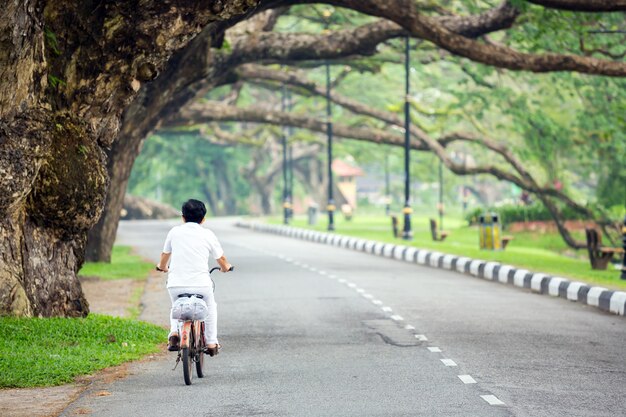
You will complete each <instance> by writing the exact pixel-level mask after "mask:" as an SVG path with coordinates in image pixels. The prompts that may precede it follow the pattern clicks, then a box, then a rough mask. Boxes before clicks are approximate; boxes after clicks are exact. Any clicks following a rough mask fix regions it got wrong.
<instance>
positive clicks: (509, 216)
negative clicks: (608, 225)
mask: <svg viewBox="0 0 626 417" xmlns="http://www.w3.org/2000/svg"><path fill="white" fill-rule="evenodd" d="M483 213H497V214H498V215H499V216H500V222H501V223H502V224H504V225H505V226H506V224H507V223H513V222H532V221H551V220H552V216H551V215H550V212H549V211H548V210H547V209H546V208H545V206H544V205H543V204H542V203H541V202H537V203H533V204H530V205H528V206H524V205H520V204H506V205H502V206H499V207H491V208H480V207H478V208H475V209H473V210H471V211H469V212H468V213H467V214H466V215H465V220H467V222H468V224H470V225H473V224H476V223H477V222H478V217H479V216H481V215H482V214H483ZM561 213H562V217H563V220H588V219H586V218H585V217H584V216H582V215H581V214H580V213H578V212H575V211H574V210H572V209H571V208H569V207H567V206H566V207H562V209H561Z"/></svg>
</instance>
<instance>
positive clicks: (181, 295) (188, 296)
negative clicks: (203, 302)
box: [178, 293, 204, 299]
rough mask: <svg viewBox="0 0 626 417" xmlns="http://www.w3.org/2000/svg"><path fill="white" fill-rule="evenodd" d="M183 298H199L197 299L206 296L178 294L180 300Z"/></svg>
mask: <svg viewBox="0 0 626 417" xmlns="http://www.w3.org/2000/svg"><path fill="white" fill-rule="evenodd" d="M181 297H187V298H191V297H197V298H200V299H202V298H204V296H202V294H189V293H184V294H178V298H181Z"/></svg>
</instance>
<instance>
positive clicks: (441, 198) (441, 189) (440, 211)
mask: <svg viewBox="0 0 626 417" xmlns="http://www.w3.org/2000/svg"><path fill="white" fill-rule="evenodd" d="M437 210H438V211H439V230H443V210H444V208H443V162H441V159H440V160H439V204H437Z"/></svg>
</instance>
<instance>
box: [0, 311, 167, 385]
mask: <svg viewBox="0 0 626 417" xmlns="http://www.w3.org/2000/svg"><path fill="white" fill-rule="evenodd" d="M166 337H167V333H166V331H165V330H163V329H162V328H160V327H158V326H155V325H153V324H149V323H145V322H139V321H135V320H129V319H122V318H115V317H110V316H102V315H97V314H91V315H89V316H88V317H87V318H84V319H76V318H46V319H43V318H15V317H0V387H2V388H14V387H19V388H22V387H39V386H53V385H61V384H65V383H68V382H72V381H73V380H74V379H75V378H76V377H77V376H80V375H86V374H90V373H93V372H95V371H98V370H100V369H104V368H107V367H109V366H113V365H119V364H121V363H123V362H126V361H129V360H134V359H138V358H141V357H142V356H143V355H146V354H148V353H154V352H157V351H158V350H159V344H160V343H162V342H163V341H164V340H165V338H166Z"/></svg>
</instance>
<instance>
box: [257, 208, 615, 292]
mask: <svg viewBox="0 0 626 417" xmlns="http://www.w3.org/2000/svg"><path fill="white" fill-rule="evenodd" d="M268 222H270V223H274V224H280V223H282V219H280V218H270V219H268ZM335 223H336V233H338V234H342V235H348V236H355V237H359V238H364V239H372V240H378V241H382V242H393V243H396V244H403V245H405V244H408V245H412V246H415V247H418V248H424V249H431V250H436V251H440V252H443V253H449V254H452V255H458V256H467V257H470V258H474V259H482V260H486V261H497V262H501V263H505V264H509V265H514V266H517V267H521V268H526V269H529V270H531V271H533V272H545V273H548V274H552V275H555V276H561V277H564V278H570V279H574V280H579V281H583V282H586V283H589V284H592V285H600V286H603V287H607V288H610V289H619V290H626V281H624V280H621V279H620V278H619V276H620V271H619V270H616V269H614V268H613V267H612V266H611V265H609V269H608V270H606V271H597V270H592V269H591V266H590V265H589V261H588V260H587V259H586V252H585V251H579V252H578V253H575V252H572V251H570V250H568V248H567V246H566V245H565V243H564V242H563V241H562V239H561V237H560V236H559V235H558V234H557V233H545V234H539V233H528V232H525V233H516V234H514V235H513V236H514V239H513V240H512V241H511V242H510V243H509V246H507V248H506V250H504V251H497V252H496V251H485V250H480V249H479V248H478V230H477V228H476V227H469V226H467V225H466V223H465V221H463V220H459V219H452V218H446V219H445V230H446V231H448V232H449V233H450V235H449V236H448V237H447V238H446V240H445V241H443V242H435V241H433V240H432V237H431V234H430V226H429V223H428V217H425V216H414V217H413V222H412V226H413V236H414V238H413V241H411V242H408V243H407V242H406V241H403V240H401V239H395V238H394V237H393V236H392V234H391V220H390V219H389V218H388V217H384V216H378V217H374V216H371V217H370V216H355V217H354V219H353V220H352V221H346V220H345V219H343V218H342V217H341V216H337V217H336V220H335ZM400 223H402V219H400ZM292 226H296V227H303V228H310V229H315V230H319V231H325V230H326V222H325V219H321V221H320V222H318V224H317V225H316V226H313V227H311V226H309V225H308V224H307V223H306V221H305V219H304V218H302V217H296V218H295V219H294V221H293V222H292ZM400 228H402V225H401V224H400ZM505 234H509V233H505ZM577 237H578V238H581V239H584V236H577ZM564 253H568V254H569V256H565V255H564Z"/></svg>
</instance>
